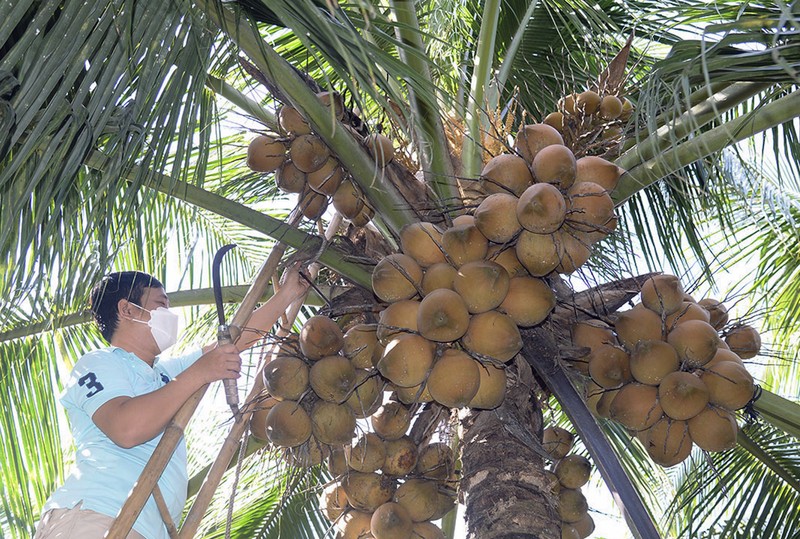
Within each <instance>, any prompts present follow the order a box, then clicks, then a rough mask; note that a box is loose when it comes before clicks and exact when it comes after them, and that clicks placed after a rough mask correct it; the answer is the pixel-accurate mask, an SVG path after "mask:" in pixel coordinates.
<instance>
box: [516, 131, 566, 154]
mask: <svg viewBox="0 0 800 539" xmlns="http://www.w3.org/2000/svg"><path fill="white" fill-rule="evenodd" d="M552 144H559V145H561V146H563V145H564V138H563V137H562V136H561V133H559V132H558V130H556V129H555V128H554V127H552V126H549V125H547V124H529V125H524V126H522V127H521V128H520V130H519V131H518V132H517V138H516V139H515V140H514V149H515V150H516V151H517V153H518V154H519V155H520V156H521V157H522V158H523V159H525V161H527V162H528V163H532V162H533V160H534V159H535V158H536V154H538V153H539V152H540V151H541V150H542V148H545V147H547V146H550V145H552Z"/></svg>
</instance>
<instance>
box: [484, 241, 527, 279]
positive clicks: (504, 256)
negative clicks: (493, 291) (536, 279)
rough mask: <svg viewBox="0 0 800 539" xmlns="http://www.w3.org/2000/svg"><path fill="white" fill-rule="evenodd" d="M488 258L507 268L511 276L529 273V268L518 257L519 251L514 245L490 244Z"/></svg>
mask: <svg viewBox="0 0 800 539" xmlns="http://www.w3.org/2000/svg"><path fill="white" fill-rule="evenodd" d="M486 260H491V261H493V262H497V263H498V264H500V265H501V266H503V267H504V268H506V271H507V272H508V276H509V277H512V278H513V277H517V276H520V275H528V270H526V269H525V266H523V265H522V262H520V261H519V258H517V251H516V249H515V248H514V246H513V245H508V244H506V245H490V246H489V250H488V252H487V253H486Z"/></svg>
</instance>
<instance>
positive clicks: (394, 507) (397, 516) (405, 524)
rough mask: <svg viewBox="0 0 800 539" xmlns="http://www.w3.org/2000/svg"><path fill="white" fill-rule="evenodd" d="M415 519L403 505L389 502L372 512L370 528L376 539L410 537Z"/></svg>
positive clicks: (403, 538)
mask: <svg viewBox="0 0 800 539" xmlns="http://www.w3.org/2000/svg"><path fill="white" fill-rule="evenodd" d="M413 529H414V521H413V520H411V515H410V514H409V513H408V510H407V509H406V508H405V507H403V506H402V505H400V504H398V503H395V502H389V503H385V504H383V505H381V506H380V507H378V508H377V509H376V510H375V512H374V513H373V514H372V520H371V521H370V530H371V532H372V535H373V536H374V537H375V539H410V537H411V532H412V531H413Z"/></svg>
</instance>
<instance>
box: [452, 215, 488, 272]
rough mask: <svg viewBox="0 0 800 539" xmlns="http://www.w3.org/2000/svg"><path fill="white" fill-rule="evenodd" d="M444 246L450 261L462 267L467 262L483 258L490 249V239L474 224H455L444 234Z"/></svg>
mask: <svg viewBox="0 0 800 539" xmlns="http://www.w3.org/2000/svg"><path fill="white" fill-rule="evenodd" d="M442 247H444V251H445V253H446V254H447V259H448V261H449V262H450V263H452V264H453V265H454V266H455V267H457V268H460V267H461V266H462V265H464V264H466V263H467V262H474V261H476V260H483V259H484V258H485V257H486V253H487V251H488V250H489V240H488V239H487V238H486V236H484V235H483V234H482V233H481V231H480V230H478V227H476V226H475V225H474V224H473V225H460V226H453V227H452V228H448V229H447V230H445V231H444V233H443V234H442Z"/></svg>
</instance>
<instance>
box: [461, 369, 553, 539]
mask: <svg viewBox="0 0 800 539" xmlns="http://www.w3.org/2000/svg"><path fill="white" fill-rule="evenodd" d="M508 375H509V384H508V389H507V392H506V398H505V401H504V402H503V404H502V405H501V406H500V407H499V408H497V409H495V410H488V411H482V412H478V411H470V412H467V413H466V414H465V415H464V416H462V420H461V428H462V441H463V443H462V448H463V449H462V454H461V462H462V477H461V489H462V495H463V502H464V504H465V506H466V522H467V529H468V535H467V537H468V538H470V539H478V538H480V539H500V538H509V539H510V538H514V539H526V538H528V539H534V538H535V539H558V538H560V537H561V531H560V530H561V523H560V519H559V517H558V510H557V501H558V499H557V496H556V494H555V492H554V490H553V487H554V483H553V481H552V479H549V478H548V477H547V475H546V472H545V470H544V465H545V461H544V459H543V458H542V450H541V445H540V444H541V436H542V410H541V407H540V405H539V400H538V399H537V394H539V393H540V391H539V386H538V383H537V382H536V380H535V379H534V377H533V374H532V372H531V368H530V365H528V364H527V363H526V362H525V361H524V359H522V358H521V357H520V356H518V357H517V359H516V360H515V361H514V362H513V363H512V364H511V365H510V366H509V368H508ZM551 477H552V476H551Z"/></svg>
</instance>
